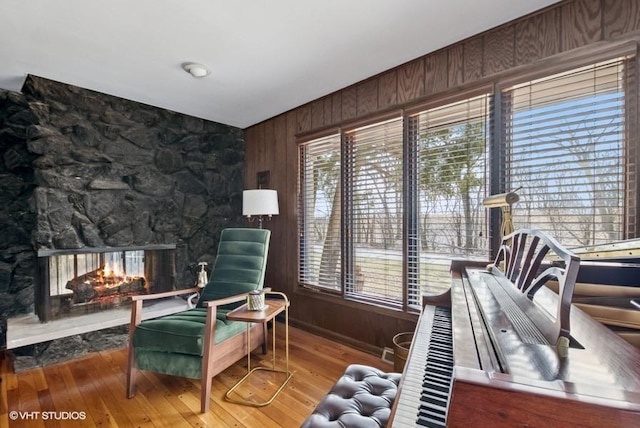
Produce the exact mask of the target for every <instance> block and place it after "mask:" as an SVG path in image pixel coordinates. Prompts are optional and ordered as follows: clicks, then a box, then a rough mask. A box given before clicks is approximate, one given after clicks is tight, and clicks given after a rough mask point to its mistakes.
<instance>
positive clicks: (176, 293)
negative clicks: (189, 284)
mask: <svg viewBox="0 0 640 428" xmlns="http://www.w3.org/2000/svg"><path fill="white" fill-rule="evenodd" d="M199 291H200V289H199V288H198V287H193V288H185V289H183V290H173V291H165V292H164V293H154V294H138V295H136V296H131V300H134V301H136V300H154V299H163V298H165V297H173V296H180V295H182V294H189V293H197V292H199Z"/></svg>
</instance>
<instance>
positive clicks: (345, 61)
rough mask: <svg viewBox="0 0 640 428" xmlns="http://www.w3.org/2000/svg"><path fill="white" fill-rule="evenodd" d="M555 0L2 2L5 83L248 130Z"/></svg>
mask: <svg viewBox="0 0 640 428" xmlns="http://www.w3.org/2000/svg"><path fill="white" fill-rule="evenodd" d="M557 1H558V0H517V1H514V0H324V1H313V2H312V1H305V0H270V1H266V0H110V1H104V0H102V1H98V0H65V1H51V0H0V88H4V89H10V90H15V91H18V90H20V88H21V87H22V84H23V82H24V79H25V78H26V75H27V74H33V75H36V76H41V77H45V78H48V79H52V80H57V81H60V82H64V83H68V84H72V85H76V86H80V87H83V88H87V89H92V90H96V91H100V92H104V93H107V94H111V95H115V96H118V97H122V98H126V99H130V100H133V101H137V102H141V103H145V104H150V105H153V106H157V107H162V108H165V109H169V110H174V111H177V112H180V113H185V114H189V115H192V116H196V117H200V118H204V119H208V120H212V121H216V122H221V123H224V124H227V125H233V126H238V127H240V128H245V127H247V126H250V125H253V124H255V123H258V122H260V121H262V120H265V119H268V118H271V117H273V116H275V115H278V114H280V113H282V112H284V111H287V110H289V109H291V108H294V107H297V106H299V105H301V104H304V103H306V102H309V101H312V100H314V99H316V98H319V97H321V96H323V95H326V94H329V93H331V92H333V91H335V90H338V89H340V88H343V87H345V86H348V85H350V84H353V83H356V82H358V81H360V80H363V79H365V78H367V77H369V76H372V75H374V74H377V73H380V72H382V71H385V70H388V69H390V68H393V67H395V66H397V65H400V64H402V63H405V62H407V61H410V60H412V59H414V58H417V57H419V56H421V55H424V54H427V53H429V52H432V51H434V50H437V49H439V48H442V47H444V46H447V45H450V44H451V43H454V42H456V41H459V40H462V39H464V38H466V37H469V36H472V35H474V34H478V33H480V32H482V31H485V30H487V29H490V28H493V27H495V26H498V25H500V24H502V23H504V22H508V21H510V20H512V19H514V18H517V17H519V16H522V15H525V14H527V13H529V12H532V11H535V10H538V9H540V8H543V7H545V6H547V5H550V4H552V3H556V2H557ZM190 61H193V62H200V63H203V64H205V65H206V66H207V67H209V68H210V70H211V74H210V75H209V76H207V77H205V78H202V79H195V78H193V77H191V76H190V75H189V74H187V73H186V72H185V71H184V70H183V69H182V68H181V65H182V64H183V63H185V62H190Z"/></svg>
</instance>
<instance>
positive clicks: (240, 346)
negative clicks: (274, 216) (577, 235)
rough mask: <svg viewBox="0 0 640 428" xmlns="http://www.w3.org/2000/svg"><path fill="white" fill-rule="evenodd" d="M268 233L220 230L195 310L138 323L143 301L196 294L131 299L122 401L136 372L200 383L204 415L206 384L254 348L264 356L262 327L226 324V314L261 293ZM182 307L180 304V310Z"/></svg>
mask: <svg viewBox="0 0 640 428" xmlns="http://www.w3.org/2000/svg"><path fill="white" fill-rule="evenodd" d="M270 234H271V232H270V231H269V230H266V229H245V228H235V229H225V230H223V231H222V234H221V236H220V244H219V246H218V254H217V256H216V261H215V263H214V265H213V268H212V271H211V275H210V278H209V282H208V283H207V285H206V286H205V288H204V289H202V292H201V296H200V299H199V300H198V303H197V305H196V306H195V307H194V308H192V309H186V310H184V311H182V312H178V313H175V314H172V315H167V316H163V317H160V318H155V319H150V320H145V321H142V307H143V306H142V304H143V302H144V301H146V300H150V299H157V298H163V297H170V296H176V295H180V294H192V293H194V292H196V291H200V290H199V289H197V288H189V289H185V290H176V291H171V292H167V293H159V294H152V295H141V296H134V297H133V304H132V309H131V325H130V329H129V357H128V367H127V396H128V397H129V398H131V397H133V396H134V394H135V379H136V373H137V370H148V371H152V372H157V373H164V374H169V375H174V376H180V377H187V378H192V379H200V381H201V389H202V390H201V395H200V400H201V403H200V410H201V412H203V413H204V412H206V411H208V410H209V398H210V393H211V379H212V378H213V377H214V376H216V375H217V374H218V373H220V372H221V371H223V370H225V369H226V368H227V367H229V366H231V365H232V364H234V363H235V362H236V361H238V360H239V359H241V358H242V357H244V356H246V355H247V353H248V352H251V351H252V350H254V349H255V348H257V347H258V346H260V345H262V351H263V352H264V353H266V349H267V347H266V342H265V340H266V337H267V335H266V331H265V330H266V327H265V325H263V324H255V325H253V326H252V327H251V345H250V348H251V349H247V336H246V334H247V325H246V324H245V323H243V322H238V321H227V319H226V314H227V313H228V312H229V311H230V310H232V309H233V308H235V307H237V306H239V305H240V304H242V303H243V302H245V301H246V299H247V293H248V292H249V291H252V290H256V289H259V288H262V286H263V283H264V274H265V269H266V265H267V254H268V250H269V239H270ZM186 307H187V304H186V302H185V308H186Z"/></svg>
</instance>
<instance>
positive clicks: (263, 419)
mask: <svg viewBox="0 0 640 428" xmlns="http://www.w3.org/2000/svg"><path fill="white" fill-rule="evenodd" d="M289 340H290V360H289V369H290V371H292V372H293V378H292V379H291V380H290V381H289V383H288V384H287V386H286V387H285V388H284V389H283V390H282V392H281V393H280V394H279V395H278V396H277V397H276V399H275V400H274V401H273V402H272V403H271V404H270V405H267V406H264V407H251V406H245V405H241V404H235V403H231V402H229V401H228V400H226V399H225V393H226V392H227V391H228V390H229V389H230V388H231V387H232V386H233V385H234V384H235V383H236V382H237V381H238V380H239V379H240V378H242V376H244V375H245V374H246V373H247V362H246V358H243V359H241V360H239V361H238V362H237V363H236V364H234V365H233V366H231V367H229V368H228V369H227V370H224V371H223V372H222V373H220V374H219V375H218V376H216V377H215V378H214V379H213V383H212V387H211V403H210V410H209V411H208V412H207V413H205V414H201V413H200V382H199V381H198V380H193V379H184V378H178V377H174V376H167V375H162V374H157V373H151V372H139V376H138V379H137V383H136V385H137V389H136V395H135V396H134V397H133V398H131V399H128V398H127V397H126V393H125V385H126V363H127V350H126V349H116V350H111V351H101V352H97V353H91V354H89V355H87V356H85V357H82V358H80V359H76V360H73V361H69V362H64V363H59V364H56V365H53V366H49V367H45V368H43V369H32V370H28V371H24V372H21V373H17V374H16V373H13V372H12V370H11V364H10V362H9V358H7V357H4V358H2V357H0V375H1V376H2V383H1V384H0V387H1V391H0V394H1V395H0V397H2V399H3V400H5V401H4V404H2V405H0V426H2V427H4V426H10V427H11V428H19V427H28V428H31V427H46V428H49V427H65V426H67V425H65V424H64V423H60V421H53V420H48V421H43V420H42V419H41V418H40V419H36V420H24V419H22V420H17V421H13V420H9V412H11V411H14V410H15V411H19V410H21V411H37V412H40V411H52V412H63V411H78V412H85V413H86V418H85V420H83V421H81V423H75V424H74V425H73V426H78V427H83V426H87V427H93V426H97V427H123V428H124V427H152V428H163V427H197V428H203V427H209V426H212V427H222V428H224V427H239V428H240V427H248V428H253V427H256V428H263V427H267V428H268V427H275V428H277V427H286V428H289V427H296V426H300V425H301V424H302V422H303V421H304V419H306V417H308V416H309V415H310V414H311V412H312V411H313V409H314V408H315V406H316V405H317V404H318V403H319V402H320V400H322V398H323V397H324V396H325V395H326V393H327V392H328V391H329V389H330V388H331V386H332V385H333V384H334V383H335V381H336V380H337V379H338V378H339V377H340V376H341V375H342V373H343V372H344V369H345V368H346V367H347V366H348V365H349V364H352V363H359V364H366V365H370V366H374V367H377V368H380V369H381V370H384V371H392V369H393V367H392V366H391V365H390V364H387V363H385V362H383V361H381V360H380V358H379V356H375V355H370V354H367V353H364V352H361V351H358V350H356V349H353V348H350V347H348V346H345V345H341V344H338V343H336V342H333V341H331V340H328V339H325V338H322V337H319V336H316V335H313V334H311V333H308V332H305V331H303V330H300V329H297V328H293V327H291V328H290V329H289ZM272 361H273V360H272V354H271V347H269V352H268V354H267V355H263V354H262V353H261V352H259V351H256V352H254V353H252V367H254V366H257V365H261V366H268V367H270V366H271V364H272ZM276 364H277V368H278V369H284V367H285V354H284V329H283V328H281V326H280V325H278V326H277V329H276ZM283 377H284V375H281V374H270V373H268V372H259V374H258V375H257V376H256V377H252V378H251V379H250V381H248V382H247V383H246V384H245V385H243V386H242V389H239V392H240V394H241V395H242V396H243V397H245V398H251V399H255V400H258V401H266V400H267V399H268V398H269V396H270V395H271V393H272V392H273V391H274V390H275V389H276V387H277V385H276V384H277V383H278V382H279V381H281V380H282V379H283Z"/></svg>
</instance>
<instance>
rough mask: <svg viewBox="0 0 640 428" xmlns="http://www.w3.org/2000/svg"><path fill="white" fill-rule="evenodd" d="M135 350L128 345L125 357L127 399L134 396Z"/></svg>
mask: <svg viewBox="0 0 640 428" xmlns="http://www.w3.org/2000/svg"><path fill="white" fill-rule="evenodd" d="M134 352H135V348H134V347H133V346H131V345H129V355H128V356H127V398H132V397H133V396H134V395H136V375H137V372H138V369H136V367H135V354H134Z"/></svg>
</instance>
